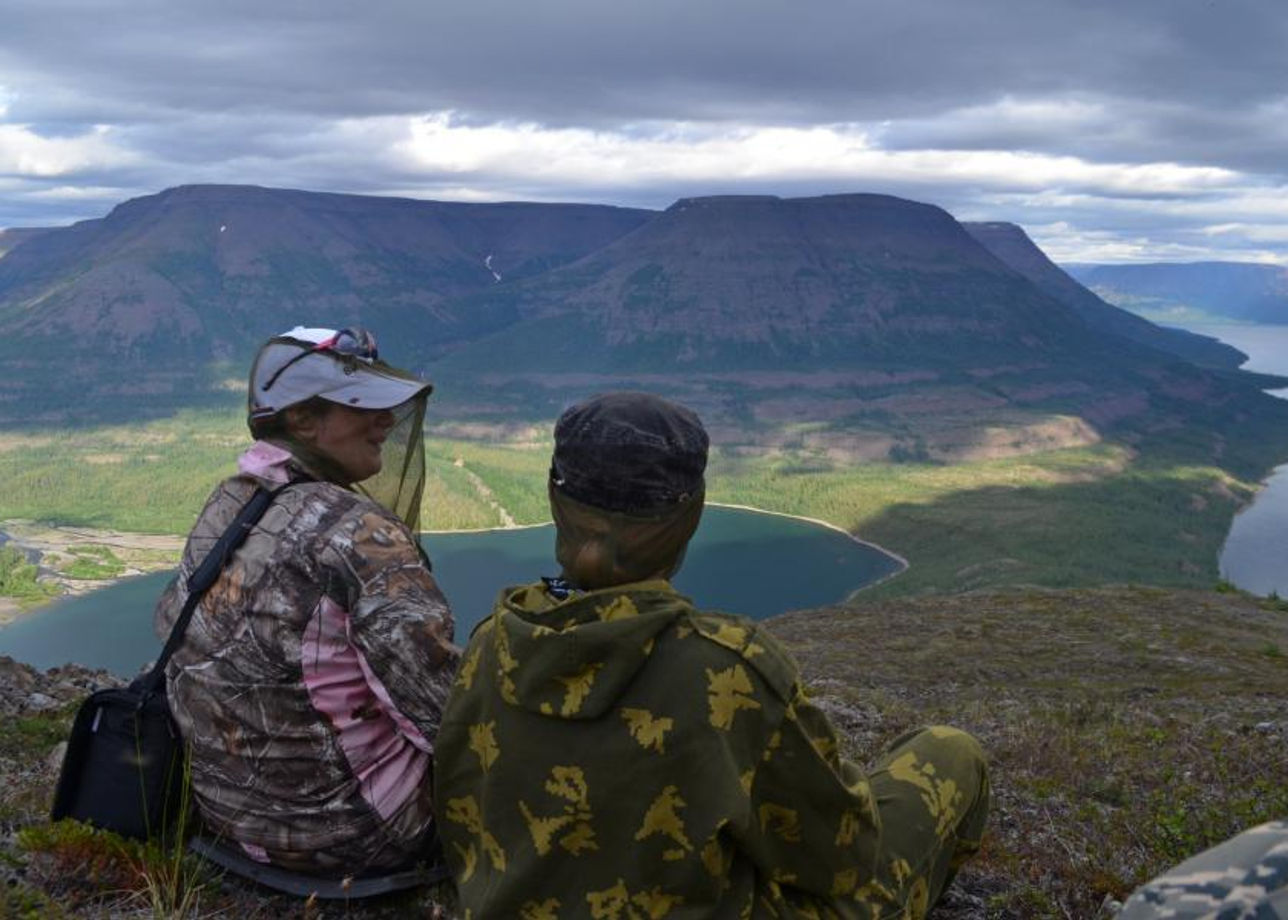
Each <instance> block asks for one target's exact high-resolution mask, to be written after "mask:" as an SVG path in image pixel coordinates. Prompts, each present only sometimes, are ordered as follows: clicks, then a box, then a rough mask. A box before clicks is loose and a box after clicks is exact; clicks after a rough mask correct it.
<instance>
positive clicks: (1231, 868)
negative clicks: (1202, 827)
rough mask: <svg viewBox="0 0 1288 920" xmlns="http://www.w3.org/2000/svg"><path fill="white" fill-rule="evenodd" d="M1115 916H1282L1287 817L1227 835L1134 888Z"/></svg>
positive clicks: (1286, 909)
mask: <svg viewBox="0 0 1288 920" xmlns="http://www.w3.org/2000/svg"><path fill="white" fill-rule="evenodd" d="M1118 916H1119V918H1120V920H1284V918H1288V821H1271V822H1270V823H1268V824H1262V825H1259V826H1257V827H1254V828H1252V829H1251V830H1247V831H1244V832H1243V833H1242V834H1239V835H1238V836H1237V837H1234V838H1232V839H1230V840H1227V841H1226V842H1225V843H1222V844H1220V845H1218V846H1215V847H1213V848H1212V849H1210V850H1205V851H1204V852H1202V853H1200V854H1199V855H1198V856H1195V857H1194V858H1192V859H1188V860H1186V861H1185V862H1183V863H1181V864H1180V865H1179V866H1177V867H1176V868H1175V869H1172V870H1171V871H1169V872H1166V873H1164V874H1163V875H1160V876H1159V877H1158V878H1156V879H1154V880H1153V881H1151V882H1148V883H1147V884H1145V885H1142V886H1141V887H1140V888H1138V889H1137V890H1136V891H1135V893H1133V894H1132V896H1131V897H1130V898H1128V899H1127V903H1126V904H1124V905H1123V909H1122V912H1121V913H1120V914H1119V915H1118Z"/></svg>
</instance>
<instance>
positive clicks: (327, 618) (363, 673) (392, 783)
mask: <svg viewBox="0 0 1288 920" xmlns="http://www.w3.org/2000/svg"><path fill="white" fill-rule="evenodd" d="M302 638H303V647H302V648H301V650H300V651H301V655H300V658H301V661H300V663H301V665H302V666H303V669H304V686H305V687H306V688H308V692H309V699H310V701H311V702H312V703H313V707H314V708H315V709H316V710H317V711H318V712H320V713H322V714H323V715H324V716H326V717H327V719H328V720H330V722H331V725H332V726H333V727H334V728H335V731H336V735H337V737H338V740H339V742H340V747H341V749H342V750H343V751H344V756H345V759H346V760H347V761H348V763H349V768H350V769H351V770H352V771H353V774H354V776H355V777H357V779H358V784H359V787H360V789H361V792H362V797H363V799H365V800H366V802H367V803H368V804H369V805H371V807H372V808H373V809H375V811H376V813H377V814H378V815H380V817H382V818H385V819H388V818H390V817H392V816H393V815H395V814H397V813H398V811H399V809H401V808H402V807H403V806H404V805H405V804H406V803H407V802H408V801H409V800H410V799H411V798H412V796H414V795H416V793H417V790H418V789H419V788H420V785H421V783H422V782H424V780H425V777H426V773H427V771H428V769H429V760H430V755H431V754H432V753H433V748H432V746H431V745H430V743H429V741H428V740H426V738H425V736H424V735H422V734H421V733H420V731H419V730H418V729H417V728H416V726H415V724H414V723H412V722H411V720H410V719H408V718H407V717H406V716H405V715H403V713H401V712H399V711H398V707H397V706H395V705H394V702H393V699H392V698H390V696H389V691H388V690H387V689H385V685H384V683H383V682H381V680H380V678H379V677H377V676H376V675H375V673H374V672H373V671H372V670H371V666H370V665H369V664H368V662H367V659H366V656H364V655H363V654H362V652H361V651H360V650H359V649H358V647H357V646H356V645H354V644H353V639H352V636H351V633H350V622H349V614H348V611H346V610H345V609H344V608H343V607H341V606H340V605H339V604H337V603H335V602H334V601H332V600H331V599H330V598H329V597H323V598H322V600H321V601H320V602H319V603H318V606H317V609H315V610H314V611H313V616H312V617H310V618H309V623H308V626H307V627H305V630H304V635H303V637H302Z"/></svg>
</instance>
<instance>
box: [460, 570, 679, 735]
mask: <svg viewBox="0 0 1288 920" xmlns="http://www.w3.org/2000/svg"><path fill="white" fill-rule="evenodd" d="M686 609H692V607H691V605H690V603H689V601H688V600H687V598H684V597H682V596H681V595H679V594H677V593H676V592H675V590H674V589H673V588H672V587H671V585H670V583H668V582H666V581H660V580H658V581H644V582H637V583H635V584H633V585H631V586H630V587H629V589H627V590H623V589H622V588H606V589H604V590H601V591H591V592H587V593H577V594H574V595H573V596H571V597H569V598H568V599H567V600H563V601H559V600H556V599H555V598H554V597H552V596H551V594H550V593H549V592H548V591H547V590H546V589H545V586H544V585H541V584H537V585H528V586H525V587H522V588H516V589H512V590H511V591H509V592H507V593H506V594H505V595H504V596H503V597H502V598H501V600H500V602H499V603H498V604H497V608H496V610H495V611H494V613H493V615H492V617H491V619H490V620H487V621H485V622H484V623H483V625H482V626H480V629H479V632H480V635H481V636H486V641H489V642H491V643H493V644H494V646H495V648H496V657H495V661H496V669H497V673H496V675H495V676H496V682H497V686H498V687H499V688H500V693H501V697H502V698H503V699H504V700H505V701H506V702H507V703H509V704H511V705H513V706H518V707H520V708H522V709H526V710H528V711H530V712H537V713H541V714H543V715H547V716H551V715H554V716H560V717H563V718H568V719H595V718H598V717H600V716H601V715H603V714H604V712H605V711H606V710H607V709H608V708H609V707H611V706H612V705H613V703H614V702H615V701H616V700H617V698H618V697H619V696H620V695H621V693H622V691H623V689H624V688H625V687H626V685H627V684H629V683H630V682H631V681H632V680H633V679H634V678H635V675H636V674H637V673H638V672H639V670H640V668H642V667H643V666H644V664H645V662H647V661H648V659H649V656H650V655H651V654H652V653H653V645H654V638H655V637H656V636H657V635H658V634H659V633H660V632H662V631H663V630H664V629H666V628H667V627H668V626H669V625H670V624H671V623H672V622H674V620H675V619H676V618H677V617H678V616H680V615H681V614H682V613H683V612H684V611H685V610H686ZM506 614H513V616H507V615H506Z"/></svg>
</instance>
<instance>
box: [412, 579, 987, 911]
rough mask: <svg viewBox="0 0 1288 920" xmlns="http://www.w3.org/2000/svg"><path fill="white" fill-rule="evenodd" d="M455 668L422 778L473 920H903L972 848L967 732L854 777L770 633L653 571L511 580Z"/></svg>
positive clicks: (924, 737)
mask: <svg viewBox="0 0 1288 920" xmlns="http://www.w3.org/2000/svg"><path fill="white" fill-rule="evenodd" d="M464 660H465V666H464V667H463V669H462V673H461V676H460V677H459V678H458V680H457V683H456V685H455V687H454V689H453V693H452V696H451V699H450V701H449V703H448V706H447V709H446V712H445V714H444V719H443V727H442V730H441V731H440V734H439V739H438V761H437V769H436V774H435V783H436V787H435V788H436V799H437V801H438V802H440V803H443V813H442V816H441V820H440V828H439V830H440V835H441V837H442V839H443V842H444V844H445V847H444V849H445V852H446V854H447V857H448V861H449V863H450V864H451V866H452V869H453V871H454V873H455V875H456V878H457V884H458V888H459V892H460V900H461V905H462V908H463V909H465V910H467V911H468V912H469V916H470V917H471V918H472V920H490V918H513V917H519V918H521V920H556V918H558V920H567V918H592V920H685V918H697V917H712V916H717V917H746V918H749V920H754V918H768V917H779V918H797V917H817V918H852V917H853V918H857V917H865V918H866V917H901V918H902V917H908V918H918V917H921V916H923V915H924V914H925V912H926V910H927V909H928V907H929V904H930V903H931V901H932V900H933V898H932V896H937V894H938V891H939V890H940V889H941V888H942V886H943V884H944V883H945V881H946V880H947V875H948V872H949V870H948V868H947V866H948V862H949V860H950V859H951V858H952V857H953V856H954V855H960V851H962V850H963V848H964V849H965V850H970V849H971V848H973V847H975V846H977V845H978V838H979V834H980V832H981V831H982V824H983V814H984V809H985V808H986V791H985V789H986V785H985V782H984V778H983V777H984V774H983V759H982V755H981V754H980V753H979V751H978V746H976V745H974V742H973V741H972V740H970V739H969V736H967V735H965V734H963V733H960V732H953V731H951V730H949V734H948V735H947V736H945V737H943V738H941V737H940V736H939V735H937V734H935V733H932V732H929V731H926V732H921V733H917V734H915V735H912V736H909V737H907V738H904V739H900V741H899V742H898V746H896V747H895V748H894V749H892V750H891V751H890V752H889V753H888V754H887V755H886V757H884V758H883V759H882V761H881V762H880V763H879V764H878V769H877V770H876V771H875V772H874V773H873V774H872V776H870V777H869V776H866V775H864V774H863V772H862V771H861V770H859V769H858V768H857V767H856V766H854V765H853V764H849V763H847V762H845V761H843V760H841V759H840V757H839V753H838V751H839V745H838V744H837V738H836V734H835V732H834V730H833V729H832V727H831V725H830V724H829V723H828V720H827V719H826V717H824V716H823V714H822V713H821V712H820V711H819V710H817V709H816V708H815V707H814V706H813V704H812V703H811V702H810V701H809V699H808V697H807V696H806V694H805V693H804V691H803V689H802V688H801V686H800V680H799V675H798V673H797V671H796V669H795V666H794V665H793V664H792V662H791V660H790V658H788V657H787V655H786V654H785V652H783V650H782V649H781V648H780V647H779V645H778V644H777V642H776V641H775V640H774V639H773V638H772V637H771V636H770V635H769V634H768V633H766V632H764V631H763V630H762V629H761V628H760V627H759V626H758V625H757V624H755V623H753V622H750V621H747V620H743V619H740V618H737V617H731V616H725V615H718V614H707V613H699V612H697V611H696V610H694V609H693V607H692V605H691V604H690V603H689V602H688V600H687V599H686V598H684V597H682V596H681V595H679V594H677V593H676V592H675V591H674V590H673V589H672V588H671V586H670V585H669V584H668V583H666V582H660V581H657V582H642V583H638V584H634V585H628V586H624V587H618V588H613V589H605V590H602V591H595V592H589V593H585V594H574V595H573V596H572V597H570V598H567V599H562V598H556V597H552V596H551V595H550V594H548V593H547V592H546V590H545V589H544V587H543V586H542V585H530V586H525V587H521V588H515V589H510V590H508V591H507V592H505V593H504V594H503V596H502V599H501V601H500V602H499V603H498V605H497V608H496V609H495V610H494V611H493V614H492V617H491V618H490V620H489V621H487V623H486V624H485V625H484V626H483V627H481V628H480V629H479V630H477V631H476V633H475V635H474V637H473V639H472V641H471V644H470V648H469V649H468V650H467V652H466V655H465V659H464ZM954 746H955V747H954ZM887 798H892V799H893V800H895V801H897V803H898V804H899V807H900V808H902V809H904V810H905V811H906V812H907V813H908V814H913V813H915V814H916V820H910V821H907V822H906V823H907V824H908V826H909V827H911V828H917V829H920V830H918V831H916V833H913V832H910V831H907V830H900V831H899V832H898V833H895V831H896V826H894V825H891V826H890V827H889V828H888V830H887V832H886V833H885V834H883V833H882V830H881V824H882V821H883V819H884V817H885V809H884V806H883V808H882V810H881V813H880V814H879V813H878V807H877V801H878V800H880V801H882V802H883V803H884V801H885V800H886V799H887ZM897 817H898V818H899V819H900V820H903V819H905V818H906V817H907V816H906V815H897ZM967 825H969V826H967ZM900 834H902V836H904V837H908V836H909V835H910V834H911V839H907V840H904V839H896V838H899V837H900ZM892 840H893V842H894V843H896V844H897V846H898V848H897V849H896V848H895V847H892V846H890V845H889V844H890V842H891V841H892Z"/></svg>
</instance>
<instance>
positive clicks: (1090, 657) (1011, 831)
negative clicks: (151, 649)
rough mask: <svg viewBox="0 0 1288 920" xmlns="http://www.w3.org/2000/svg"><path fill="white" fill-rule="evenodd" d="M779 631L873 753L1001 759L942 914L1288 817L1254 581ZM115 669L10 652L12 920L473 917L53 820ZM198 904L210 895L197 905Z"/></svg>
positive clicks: (3, 908)
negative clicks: (273, 877) (954, 752)
mask: <svg viewBox="0 0 1288 920" xmlns="http://www.w3.org/2000/svg"><path fill="white" fill-rule="evenodd" d="M771 628H772V629H773V631H774V633H775V634H776V635H778V636H779V637H780V638H781V639H782V640H783V641H784V642H785V643H786V644H787V645H788V646H789V647H790V648H791V649H792V651H793V653H794V654H795V655H796V656H797V657H798V659H799V660H800V662H801V664H802V668H803V670H804V672H805V674H806V675H807V677H808V678H809V680H810V683H811V690H812V693H813V695H814V696H815V698H816V699H817V700H818V701H819V703H820V705H822V706H823V708H825V709H826V710H827V711H828V712H829V713H830V715H831V716H832V718H833V720H834V721H835V722H836V724H837V725H838V727H839V728H840V729H841V731H842V733H843V735H844V737H845V739H846V743H847V746H848V749H849V750H848V753H849V755H850V756H852V757H855V758H858V759H861V760H868V759H871V758H872V757H874V756H876V755H877V754H878V753H879V752H880V750H881V749H882V747H883V745H884V744H885V743H887V742H888V741H890V740H891V739H893V738H894V737H896V736H897V735H899V734H900V733H901V732H903V731H904V730H906V729H907V728H910V727H913V726H916V725H919V724H924V723H927V722H951V723H953V724H956V725H958V726H960V727H963V728H966V729H968V730H970V731H972V732H974V733H975V734H976V735H977V736H978V737H979V738H980V739H981V741H982V742H983V744H984V746H985V748H986V749H987V750H988V752H989V755H990V761H991V770H992V779H993V789H994V810H993V816H992V819H991V822H990V831H989V835H988V837H987V838H986V841H985V846H984V849H983V852H982V853H981V854H980V856H979V857H978V858H977V859H976V860H975V861H974V862H973V863H971V864H969V865H968V866H967V867H966V869H964V870H963V872H962V874H961V875H960V877H959V879H958V882H957V883H956V884H955V885H954V886H953V888H952V889H950V891H949V892H948V894H947V896H946V898H945V900H944V902H943V903H941V904H940V905H939V906H938V907H937V908H936V909H935V910H934V911H933V912H932V914H931V920H1037V918H1061V920H1108V918H1111V917H1112V916H1113V914H1114V912H1115V910H1116V905H1117V903H1118V902H1119V901H1120V900H1121V899H1122V898H1123V897H1124V896H1125V895H1126V893H1127V892H1128V891H1130V890H1131V888H1132V887H1134V886H1135V885H1136V884H1138V883H1139V882H1140V881H1142V880H1144V879H1145V878H1148V877H1149V876H1151V875H1153V874H1156V873H1157V872H1159V871H1161V870H1162V869H1163V868H1165V867H1166V866H1168V865H1171V864H1173V863H1175V862H1178V861H1179V860H1181V859H1182V858H1184V857H1185V856H1188V855H1190V854H1191V853H1193V852H1197V851H1198V850H1200V849H1203V848H1205V847H1207V846H1210V845H1211V844H1213V843H1216V842H1217V841H1219V840H1221V839H1224V838H1225V837H1227V836H1229V835H1231V834H1233V833H1235V832H1237V831H1238V830H1240V829H1242V828H1244V827H1247V826H1251V825H1252V824H1256V823H1259V822H1261V821H1264V820H1268V819H1270V818H1272V817H1282V816H1284V815H1288V707H1286V706H1285V700H1288V660H1286V659H1288V611H1286V610H1285V608H1284V605H1283V604H1282V603H1280V602H1276V601H1261V600H1258V599H1255V598H1251V597H1248V596H1246V595H1242V594H1239V593H1218V592H1201V591H1190V592H1176V591H1161V590H1155V589H1146V588H1132V587H1117V588H1104V589H1097V590H1079V591H1045V590H1036V589H1035V590H1010V591H1004V592H990V593H980V594H963V595H952V596H935V597H924V598H918V599H913V600H906V599H905V600H899V601H888V602H881V603H871V602H868V603H864V602H862V601H859V602H855V603H852V604H849V605H846V606H841V607H833V608H825V609H820V610H813V611H805V612H800V613H794V614H789V615H787V616H784V617H779V618H777V619H776V620H774V621H772V622H771ZM117 682H118V681H117V680H116V679H115V678H113V677H112V676H111V675H109V674H107V673H105V672H91V671H87V670H84V669H79V668H74V667H67V668H59V669H54V670H51V671H48V672H43V673H41V672H37V671H34V670H32V669H31V668H28V667H26V666H25V665H21V664H17V663H14V662H12V661H9V660H8V659H0V711H2V712H3V714H4V719H3V720H0V830H2V831H3V835H2V836H0V872H2V873H3V876H4V878H5V881H6V882H7V885H5V886H0V917H9V916H13V917H63V916H75V917H81V916H85V917H99V916H103V917H109V916H110V917H123V918H124V917H131V918H132V917H225V916H227V917H234V916H235V917H244V918H247V920H251V918H274V920H279V918H294V917H300V918H304V917H309V918H327V917H336V918H340V917H344V918H350V917H363V918H385V917H451V916H453V914H454V911H453V909H452V902H451V897H450V892H449V891H447V890H445V889H439V890H435V891H429V892H419V893H416V894H414V895H411V896H407V897H401V898H397V897H395V898H390V899H385V900H384V901H380V902H367V903H362V904H359V903H353V904H341V905H337V904H331V905H324V904H318V903H309V902H306V901H301V900H298V899H291V898H284V897H277V896H271V895H268V894H266V893H264V892H262V891H260V890H258V889H255V888H253V887H250V886H246V885H243V884H240V883H238V882H236V881H235V880H232V879H230V878H226V877H225V878H220V877H219V876H218V875H216V874H214V873H212V872H210V871H209V870H207V869H205V868H204V867H203V866H201V865H200V864H198V863H196V862H195V860H191V859H187V858H178V859H175V858H173V857H171V856H167V855H166V854H163V853H160V852H158V851H155V850H153V851H144V850H141V849H139V848H130V847H127V846H123V845H121V844H119V843H118V842H116V841H114V840H112V839H110V838H107V837H105V836H103V835H100V834H92V833H87V832H85V831H83V830H80V829H77V828H71V829H68V828H60V827H51V826H49V825H48V824H47V822H46V821H45V819H44V816H45V815H46V813H47V809H48V803H49V796H50V794H51V790H52V786H53V783H54V781H55V779H56V776H57V767H58V764H59V762H60V760H61V750H60V748H59V743H60V741H61V739H62V738H63V737H65V735H66V730H67V725H68V723H69V720H70V714H71V712H72V711H73V710H74V708H75V705H76V703H77V702H79V700H80V699H82V698H83V697H84V696H85V695H86V694H87V693H88V692H89V690H90V689H91V688H93V687H97V686H105V685H109V684H114V683H117ZM185 895H186V896H187V898H188V900H187V901H185V900H184V898H185Z"/></svg>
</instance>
